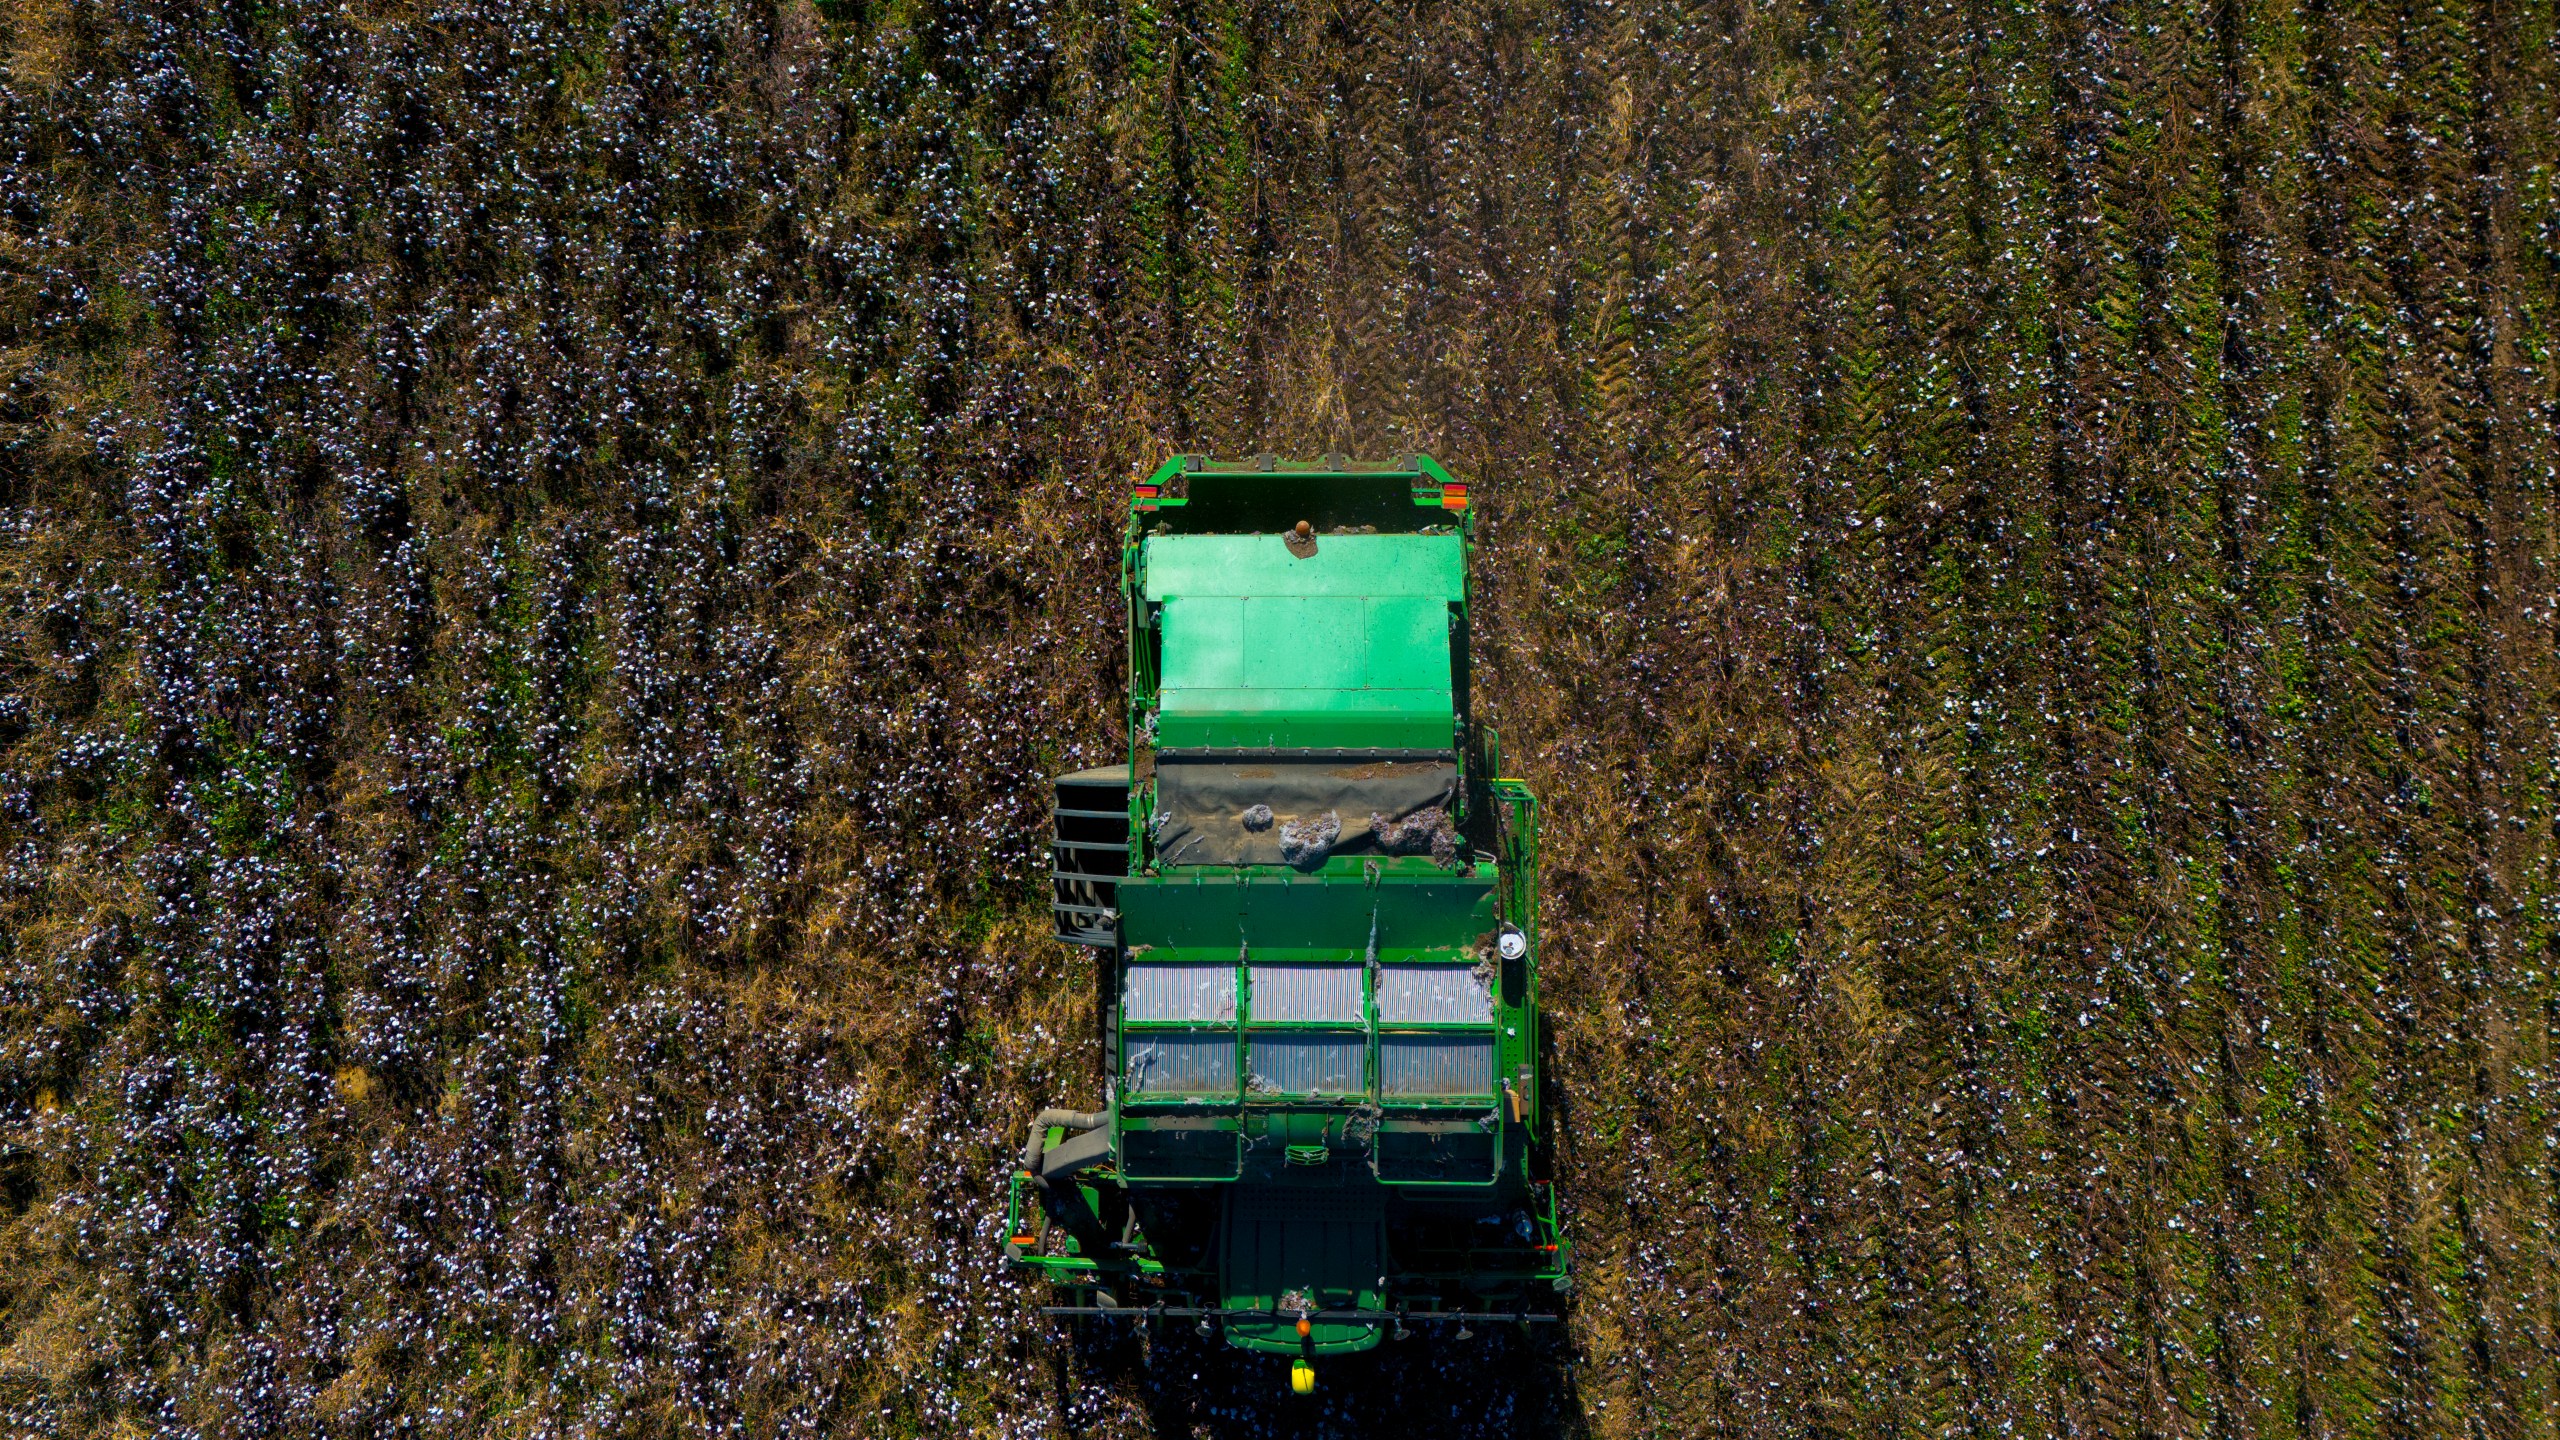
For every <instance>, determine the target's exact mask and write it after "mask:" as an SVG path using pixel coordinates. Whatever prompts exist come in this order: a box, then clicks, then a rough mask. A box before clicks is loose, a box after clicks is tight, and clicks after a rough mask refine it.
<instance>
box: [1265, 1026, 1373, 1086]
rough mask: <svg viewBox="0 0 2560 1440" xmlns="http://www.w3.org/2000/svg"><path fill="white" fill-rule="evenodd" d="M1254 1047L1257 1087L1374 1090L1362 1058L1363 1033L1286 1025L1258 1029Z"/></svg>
mask: <svg viewBox="0 0 2560 1440" xmlns="http://www.w3.org/2000/svg"><path fill="white" fill-rule="evenodd" d="M1250 1043H1251V1045H1252V1049H1253V1054H1252V1060H1251V1064H1252V1066H1253V1088H1254V1090H1255V1091H1256V1092H1257V1093H1264V1094H1275V1095H1362V1094H1366V1093H1368V1089H1369V1087H1368V1084H1367V1080H1366V1077H1364V1076H1363V1075H1362V1073H1361V1072H1362V1070H1363V1069H1365V1068H1366V1067H1365V1066H1364V1065H1363V1064H1362V1063H1361V1062H1362V1061H1363V1060H1364V1059H1366V1058H1367V1054H1366V1052H1367V1051H1368V1048H1369V1047H1368V1044H1367V1042H1366V1041H1365V1040H1364V1039H1362V1037H1360V1036H1358V1035H1329V1034H1323V1033H1311V1032H1307V1031H1290V1030H1284V1031H1280V1032H1278V1033H1276V1034H1275V1033H1270V1032H1257V1033H1255V1034H1254V1035H1253V1037H1252V1039H1251V1042H1250Z"/></svg>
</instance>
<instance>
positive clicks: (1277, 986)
mask: <svg viewBox="0 0 2560 1440" xmlns="http://www.w3.org/2000/svg"><path fill="white" fill-rule="evenodd" d="M1360 970H1361V967H1360V966H1357V965H1256V966H1254V967H1253V971H1252V973H1253V1018H1254V1019H1256V1020H1291V1021H1298V1022H1301V1023H1304V1024H1309V1025H1357V1024H1359V1023H1360V1020H1361V1014H1360Z"/></svg>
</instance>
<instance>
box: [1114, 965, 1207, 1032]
mask: <svg viewBox="0 0 2560 1440" xmlns="http://www.w3.org/2000/svg"><path fill="white" fill-rule="evenodd" d="M1120 1003H1121V1007H1122V1008H1121V1012H1120V1013H1121V1017H1122V1018H1123V1019H1128V1020H1208V1021H1219V1020H1233V1019H1235V1018H1236V969H1235V967H1234V966H1232V965H1137V964H1132V965H1131V966H1130V967H1129V970H1128V978H1127V980H1126V982H1125V983H1124V984H1123V986H1122V992H1121V1002H1120Z"/></svg>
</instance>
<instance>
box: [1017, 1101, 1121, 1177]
mask: <svg viewBox="0 0 2560 1440" xmlns="http://www.w3.org/2000/svg"><path fill="white" fill-rule="evenodd" d="M1110 1123H1111V1112H1110V1111H1108V1110H1055V1109H1051V1110H1043V1111H1041V1112H1040V1113H1039V1114H1037V1115H1034V1116H1032V1117H1031V1138H1029V1139H1027V1140H1025V1141H1023V1142H1022V1168H1023V1169H1025V1170H1034V1171H1036V1170H1038V1169H1039V1168H1040V1132H1042V1131H1044V1130H1046V1129H1048V1128H1049V1127H1050V1126H1052V1125H1064V1126H1066V1127H1067V1128H1068V1129H1070V1130H1099V1129H1101V1128H1102V1127H1103V1126H1105V1125H1108V1124H1110Z"/></svg>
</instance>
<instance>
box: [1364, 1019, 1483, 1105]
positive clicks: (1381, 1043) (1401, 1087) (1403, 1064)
mask: <svg viewBox="0 0 2560 1440" xmlns="http://www.w3.org/2000/svg"><path fill="white" fill-rule="evenodd" d="M1378 1091H1379V1093H1380V1094H1382V1095H1387V1096H1407V1097H1430V1096H1442V1095H1490V1094H1492V1093H1493V1035H1492V1033H1491V1032H1489V1031H1485V1032H1477V1033H1471V1034H1451V1035H1381V1036H1379V1037H1378Z"/></svg>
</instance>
